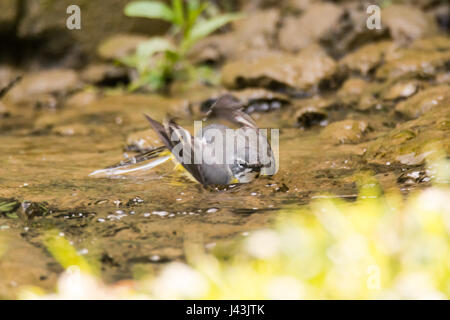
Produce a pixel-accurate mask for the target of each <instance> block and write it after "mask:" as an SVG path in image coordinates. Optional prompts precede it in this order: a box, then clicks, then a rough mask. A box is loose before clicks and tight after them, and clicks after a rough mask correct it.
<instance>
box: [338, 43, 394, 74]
mask: <svg viewBox="0 0 450 320" xmlns="http://www.w3.org/2000/svg"><path fill="white" fill-rule="evenodd" d="M394 49H395V45H394V43H393V42H391V41H380V42H377V43H371V44H368V45H365V46H363V47H361V48H360V49H358V50H356V51H355V52H353V53H350V54H348V55H346V56H345V57H344V58H343V59H342V60H341V61H340V65H342V66H343V67H345V68H348V69H349V70H350V71H353V72H357V73H359V74H362V75H367V74H369V72H371V71H373V70H374V69H376V68H377V67H378V66H379V65H380V64H381V63H382V62H383V59H384V56H385V55H386V53H387V52H389V51H392V50H394Z"/></svg>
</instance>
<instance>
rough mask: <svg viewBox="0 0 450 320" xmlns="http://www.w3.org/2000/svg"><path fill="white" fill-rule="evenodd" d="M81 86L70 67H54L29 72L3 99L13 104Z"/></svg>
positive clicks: (66, 91) (63, 92) (65, 91)
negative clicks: (52, 68)
mask: <svg viewBox="0 0 450 320" xmlns="http://www.w3.org/2000/svg"><path fill="white" fill-rule="evenodd" d="M80 86H81V83H80V79H79V76H78V74H77V73H76V72H75V71H73V70H70V69H54V70H48V71H39V72H34V73H29V74H27V75H25V76H24V77H23V79H22V80H21V81H20V82H19V83H18V84H17V85H16V86H15V87H14V88H12V89H11V90H10V91H9V92H8V93H7V94H6V96H5V100H7V101H9V102H10V103H13V104H23V103H29V102H30V101H33V102H34V101H36V97H41V98H42V97H43V96H48V95H49V94H57V95H64V94H67V93H69V92H71V91H74V90H76V89H78V88H79V87H80Z"/></svg>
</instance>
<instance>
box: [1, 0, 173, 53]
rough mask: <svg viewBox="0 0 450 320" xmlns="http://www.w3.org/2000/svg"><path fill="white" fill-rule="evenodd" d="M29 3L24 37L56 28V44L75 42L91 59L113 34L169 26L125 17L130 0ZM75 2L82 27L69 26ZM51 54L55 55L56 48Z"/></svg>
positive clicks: (147, 31)
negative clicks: (71, 10)
mask: <svg viewBox="0 0 450 320" xmlns="http://www.w3.org/2000/svg"><path fill="white" fill-rule="evenodd" d="M3 1H4V0H2V2H3ZM8 1H9V0H8ZM16 2H19V1H16ZM26 2H27V5H26V10H25V12H24V15H23V17H22V19H21V22H20V26H19V30H18V32H19V36H20V37H22V38H32V37H37V36H39V35H42V34H46V33H47V34H48V33H50V32H51V31H54V30H56V31H57V32H58V33H55V38H54V39H52V40H51V41H52V43H53V44H52V46H53V47H58V48H61V46H60V43H63V42H70V43H72V44H73V47H72V48H71V50H74V49H78V50H79V51H81V52H83V53H86V54H87V55H88V57H89V58H95V53H96V48H97V46H98V44H99V43H101V42H102V41H103V40H104V39H107V38H108V37H110V36H112V35H116V34H118V33H121V32H122V33H130V32H133V33H134V32H135V33H142V34H144V35H147V36H151V35H157V34H162V33H163V32H164V31H165V30H167V28H168V24H167V23H166V22H164V21H161V20H158V19H134V18H129V17H127V16H125V15H124V14H123V8H124V7H125V5H126V4H127V3H129V0H110V1H108V3H107V5H106V6H105V3H102V2H97V1H91V0H77V1H72V0H58V1H49V0H30V1H29V0H26ZM72 4H76V5H78V6H80V8H81V28H82V29H81V30H68V29H67V28H66V19H67V17H68V15H67V14H66V10H67V7H69V6H70V5H72ZM66 39H68V40H69V41H66ZM49 49H50V48H49ZM66 49H67V48H66ZM49 53H50V54H52V51H49ZM53 53H54V52H53ZM65 53H66V54H68V53H69V52H68V51H66V52H65Z"/></svg>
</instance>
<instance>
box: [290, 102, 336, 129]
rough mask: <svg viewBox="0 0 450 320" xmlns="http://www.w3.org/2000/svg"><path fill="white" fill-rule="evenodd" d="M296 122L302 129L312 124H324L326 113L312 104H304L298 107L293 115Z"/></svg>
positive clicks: (325, 123)
mask: <svg viewBox="0 0 450 320" xmlns="http://www.w3.org/2000/svg"><path fill="white" fill-rule="evenodd" d="M294 117H295V121H296V124H297V125H298V126H299V127H300V128H302V129H309V128H311V127H312V126H316V125H320V126H325V125H327V124H328V122H327V120H326V119H327V117H328V115H327V113H326V112H325V111H324V110H321V109H319V108H317V107H314V106H306V107H303V108H301V109H299V110H298V111H297V112H296V113H295V115H294Z"/></svg>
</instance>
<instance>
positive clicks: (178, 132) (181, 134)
mask: <svg viewBox="0 0 450 320" xmlns="http://www.w3.org/2000/svg"><path fill="white" fill-rule="evenodd" d="M145 117H146V118H147V120H148V121H149V122H150V125H151V126H152V128H153V130H155V132H156V133H157V134H158V136H159V137H160V139H161V140H162V141H163V142H164V144H165V145H166V147H167V148H168V149H169V150H170V151H171V152H172V154H173V155H174V157H175V158H176V159H177V161H178V162H179V163H181V165H182V166H183V167H184V168H185V169H186V170H187V172H189V173H190V174H191V175H192V176H193V177H194V178H195V179H196V180H197V181H198V182H199V183H201V184H202V185H205V179H204V176H203V174H202V171H201V169H200V164H196V163H195V161H194V159H195V153H196V150H198V148H197V146H198V143H199V141H196V139H194V138H193V137H192V136H191V134H190V133H189V131H187V130H186V129H184V128H182V127H181V126H179V125H178V124H177V123H176V122H175V121H174V120H169V122H168V123H167V125H166V127H164V126H163V125H162V124H161V123H159V122H158V121H155V120H153V119H152V118H150V117H149V116H148V115H145ZM172 137H173V138H174V141H173V140H172V139H171V138H172ZM177 140H178V141H180V143H181V144H182V149H181V150H180V151H179V152H173V151H174V148H175V146H176V145H177V143H175V141H177ZM184 151H188V152H190V153H191V154H190V162H189V163H188V162H186V161H183V160H184V154H183V152H184ZM197 152H199V151H197ZM200 155H201V153H200Z"/></svg>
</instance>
